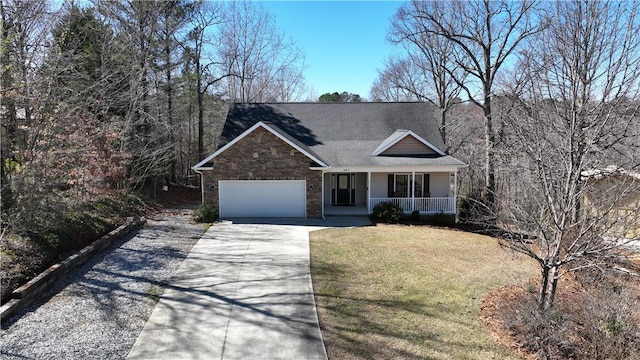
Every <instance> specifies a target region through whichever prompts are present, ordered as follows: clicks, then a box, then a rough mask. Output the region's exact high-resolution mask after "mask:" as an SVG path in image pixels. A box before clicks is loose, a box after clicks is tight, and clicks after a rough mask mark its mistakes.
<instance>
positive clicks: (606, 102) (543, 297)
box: [500, 0, 640, 309]
mask: <svg viewBox="0 0 640 360" xmlns="http://www.w3.org/2000/svg"><path fill="white" fill-rule="evenodd" d="M639 6H640V5H639V4H638V3H635V2H633V3H631V2H585V1H580V0H576V1H566V2H556V3H554V4H553V5H550V8H549V9H548V10H549V16H551V17H552V18H553V20H552V21H551V22H550V27H549V28H548V29H547V30H546V31H544V32H543V33H540V34H539V36H536V37H535V39H534V40H535V42H534V43H532V46H530V47H529V48H528V50H527V51H526V52H523V53H522V57H521V61H520V64H519V66H518V68H519V71H518V72H517V73H515V74H514V78H513V82H512V84H513V88H512V92H511V95H510V96H509V97H508V98H506V97H505V98H504V106H509V107H510V108H509V110H510V111H508V112H506V113H505V116H504V117H503V120H504V121H505V122H506V123H507V125H508V127H507V132H509V136H511V137H512V142H511V144H512V151H514V152H515V154H517V156H518V158H517V161H515V162H514V163H513V166H514V169H513V173H514V174H517V178H516V179H513V180H514V181H517V182H519V183H520V184H521V185H522V187H523V188H524V189H526V191H522V192H521V193H520V194H519V196H518V198H517V199H513V198H510V199H501V200H504V202H505V203H503V204H502V205H503V206H502V208H503V209H504V210H505V211H504V212H503V213H502V214H501V219H500V220H501V221H502V223H503V224H505V225H508V228H509V229H512V230H513V231H510V232H509V233H508V236H507V237H506V238H505V240H504V241H505V244H506V245H508V246H509V247H510V248H511V249H513V250H515V251H517V252H520V253H523V254H525V255H527V256H529V257H531V258H533V259H535V260H536V261H537V262H538V264H539V265H540V269H541V274H542V277H541V282H540V290H539V306H540V308H541V309H547V308H549V307H551V306H552V305H553V303H554V299H555V294H556V290H557V287H558V280H559V279H560V278H561V277H562V276H563V275H565V274H567V273H569V272H573V271H577V270H580V269H584V268H596V269H601V270H604V269H607V268H611V266H613V265H615V262H616V261H617V260H619V259H624V257H625V254H626V253H625V251H624V245H625V244H626V243H627V242H628V241H629V239H625V237H628V236H629V235H628V234H629V232H628V230H629V226H638V225H639V224H640V222H639V221H638V220H639V219H638V214H637V212H635V211H630V212H619V211H617V208H618V207H619V205H620V204H622V203H624V202H627V201H629V197H630V196H637V195H634V194H637V192H638V190H639V189H640V182H639V181H636V180H634V176H635V175H634V173H635V172H638V170H639V169H640V158H638V151H637V146H638V145H637V139H638V138H640V131H639V129H640V111H639V110H640V109H639V106H640V105H639V104H640V34H639V33H638V31H637V30H638V29H639V28H640V18H639V17H638V10H640V8H639ZM621 153H622V154H625V156H620V154H621ZM611 161H618V162H619V163H617V164H611ZM610 165H615V166H614V167H613V168H612V167H610ZM621 167H624V170H623V169H621ZM624 174H628V175H630V176H622V175H624ZM605 176H607V177H608V176H611V179H613V180H615V181H610V182H608V183H607V186H604V187H603V186H601V185H598V184H599V182H597V181H593V179H594V178H597V177H605ZM585 199H591V200H589V202H588V206H587V207H583V206H582V205H583V204H584V201H585ZM594 199H595V200H594ZM635 236H636V240H637V236H638V235H637V234H636V235H635Z"/></svg>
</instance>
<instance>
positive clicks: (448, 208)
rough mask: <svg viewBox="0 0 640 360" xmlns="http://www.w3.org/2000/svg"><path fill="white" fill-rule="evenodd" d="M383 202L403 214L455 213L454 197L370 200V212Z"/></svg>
mask: <svg viewBox="0 0 640 360" xmlns="http://www.w3.org/2000/svg"><path fill="white" fill-rule="evenodd" d="M383 202H392V203H394V204H396V206H399V207H401V208H402V211H404V212H405V213H410V212H412V211H414V210H418V211H419V212H420V213H424V214H435V213H440V212H442V213H445V214H454V213H455V212H456V198H455V197H428V198H371V199H369V204H370V206H371V210H373V208H374V207H375V206H376V205H378V204H380V203H383Z"/></svg>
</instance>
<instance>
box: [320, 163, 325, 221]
mask: <svg viewBox="0 0 640 360" xmlns="http://www.w3.org/2000/svg"><path fill="white" fill-rule="evenodd" d="M324 174H326V172H325V171H324V170H323V171H322V185H321V186H320V187H321V193H320V197H321V198H322V220H326V219H325V217H324Z"/></svg>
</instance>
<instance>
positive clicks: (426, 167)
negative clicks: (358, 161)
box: [325, 164, 468, 173]
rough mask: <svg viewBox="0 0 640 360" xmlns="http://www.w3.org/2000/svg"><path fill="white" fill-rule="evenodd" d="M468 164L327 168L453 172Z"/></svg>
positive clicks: (339, 170) (334, 170)
mask: <svg viewBox="0 0 640 360" xmlns="http://www.w3.org/2000/svg"><path fill="white" fill-rule="evenodd" d="M467 166H468V165H466V164H463V165H400V166H331V167H330V168H328V169H325V172H327V173H344V172H372V173H380V172H386V173H401V172H405V173H410V172H412V171H415V172H420V173H425V172H427V173H428V172H453V171H458V169H460V168H466V167H467Z"/></svg>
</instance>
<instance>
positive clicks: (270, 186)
mask: <svg viewBox="0 0 640 360" xmlns="http://www.w3.org/2000/svg"><path fill="white" fill-rule="evenodd" d="M218 191H219V199H220V217H223V218H225V217H226V218H229V217H305V216H306V203H307V201H306V182H305V181H304V180H220V181H219V182H218Z"/></svg>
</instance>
